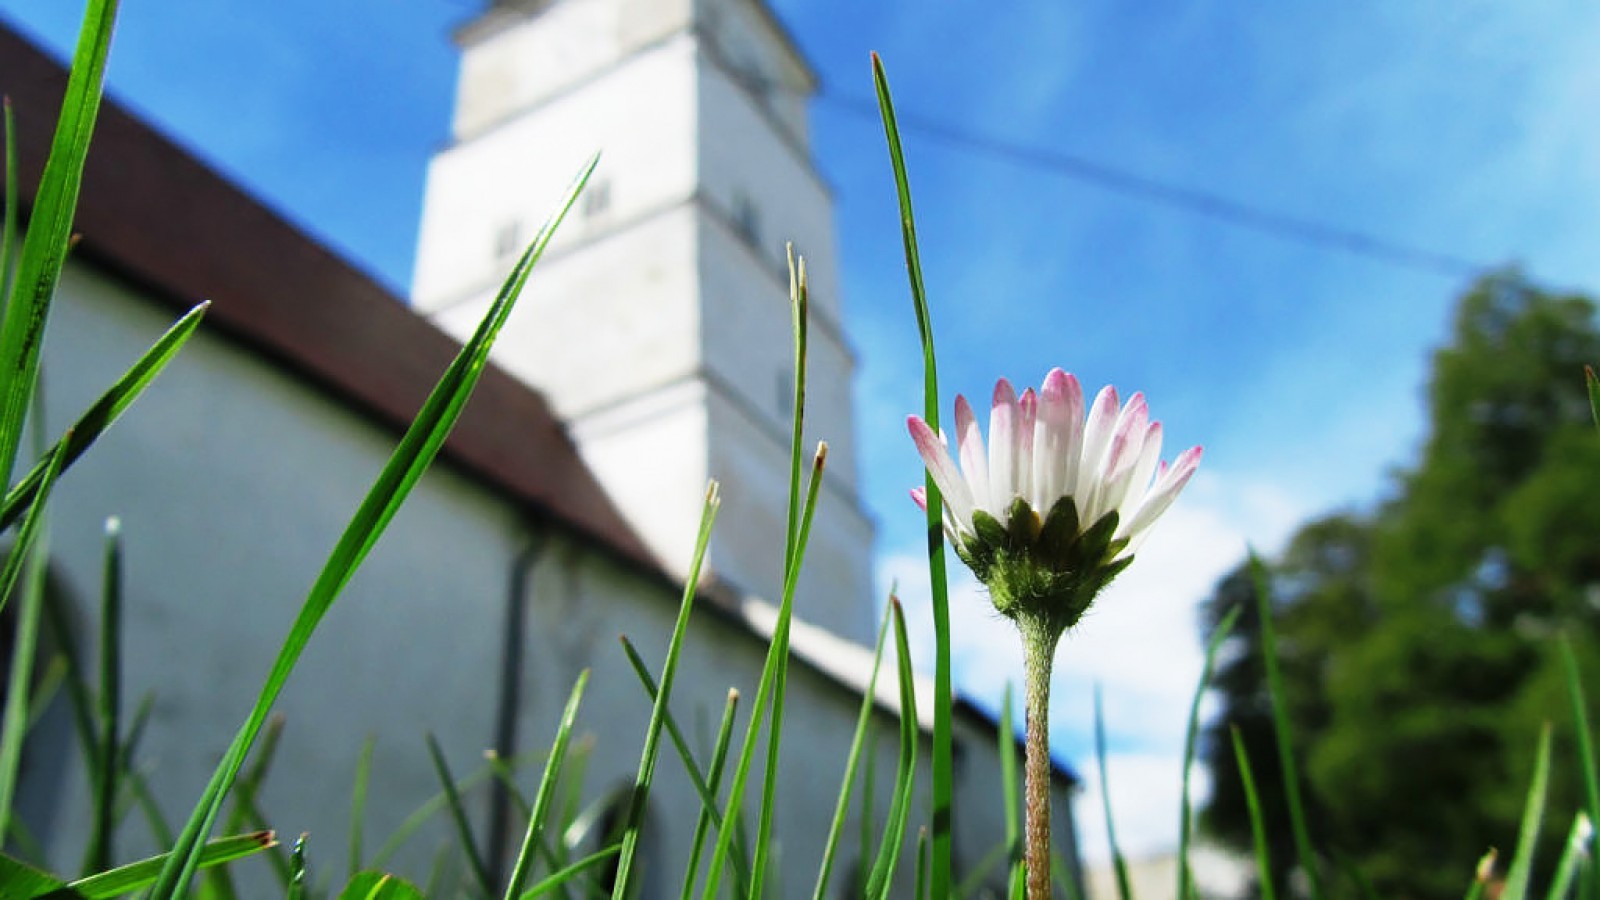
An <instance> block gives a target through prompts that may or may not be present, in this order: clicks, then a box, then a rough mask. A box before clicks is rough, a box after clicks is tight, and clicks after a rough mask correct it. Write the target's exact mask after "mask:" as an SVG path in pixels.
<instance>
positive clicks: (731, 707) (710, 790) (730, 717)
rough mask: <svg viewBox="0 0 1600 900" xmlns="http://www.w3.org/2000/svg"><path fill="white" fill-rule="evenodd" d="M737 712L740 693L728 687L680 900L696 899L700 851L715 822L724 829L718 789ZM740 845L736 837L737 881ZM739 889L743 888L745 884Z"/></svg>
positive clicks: (742, 855) (741, 854) (740, 842)
mask: <svg viewBox="0 0 1600 900" xmlns="http://www.w3.org/2000/svg"><path fill="white" fill-rule="evenodd" d="M738 711H739V691H738V689H737V688H729V689H728V702H727V704H726V705H725V706H724V707H723V709H722V724H720V725H718V726H717V741H716V744H715V745H714V746H713V749H712V751H711V763H710V765H709V766H708V767H707V770H706V791H705V793H703V794H702V795H701V798H700V815H699V816H697V817H696V818H695V823H694V837H693V839H691V840H690V842H689V865H688V869H687V871H685V872H684V875H683V890H682V892H681V893H680V894H679V897H680V898H681V900H689V898H690V897H692V896H694V880H695V875H696V874H697V873H698V872H699V869H700V850H701V848H703V847H704V846H705V841H706V832H707V831H708V830H709V829H710V828H711V825H712V823H713V822H716V823H718V824H717V827H718V828H721V827H722V825H721V824H720V823H721V821H722V815H721V814H720V813H718V812H717V788H719V787H720V786H721V785H722V771H723V768H724V767H725V764H726V763H727V761H728V745H729V744H731V743H732V742H733V721H734V718H735V716H736V714H737V713H738ZM735 827H737V826H736V825H735ZM741 844H742V841H741V840H740V837H739V836H738V835H734V841H733V848H734V858H733V866H734V874H735V877H736V879H738V878H742V876H740V875H739V874H738V873H739V870H740V867H741V866H742V865H743V859H744V851H743V850H742V849H741ZM737 886H738V887H743V884H742V882H741V883H740V884H739V885H737ZM736 893H743V891H742V890H741V891H736Z"/></svg>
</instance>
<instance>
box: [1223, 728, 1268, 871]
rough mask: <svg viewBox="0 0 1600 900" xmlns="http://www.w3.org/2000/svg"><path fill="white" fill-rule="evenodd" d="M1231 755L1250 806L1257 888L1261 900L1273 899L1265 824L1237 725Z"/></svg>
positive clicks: (1254, 779) (1242, 739)
mask: <svg viewBox="0 0 1600 900" xmlns="http://www.w3.org/2000/svg"><path fill="white" fill-rule="evenodd" d="M1232 734H1233V756H1234V758H1235V759H1237V760H1238V761H1239V780H1240V781H1241V782H1243V785H1244V801H1245V804H1246V805H1247V806H1248V807H1249V808H1250V833H1251V834H1253V835H1255V842H1256V871H1257V873H1258V874H1257V876H1256V878H1257V879H1258V880H1257V885H1256V887H1257V890H1258V892H1259V894H1260V897H1261V900H1274V897H1275V894H1274V892H1273V890H1272V857H1271V855H1270V854H1269V852H1268V850H1267V824H1266V822H1265V821H1264V820H1263V819H1262V817H1261V797H1260V796H1259V795H1258V794H1257V793H1256V778H1255V775H1254V774H1253V773H1252V772H1251V770H1250V754H1248V753H1246V752H1245V749H1244V738H1242V737H1240V736H1239V728H1238V726H1234V728H1233V729H1232Z"/></svg>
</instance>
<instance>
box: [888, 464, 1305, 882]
mask: <svg viewBox="0 0 1600 900" xmlns="http://www.w3.org/2000/svg"><path fill="white" fill-rule="evenodd" d="M1308 512H1309V510H1306V509H1303V508H1301V507H1300V505H1299V504H1297V503H1296V502H1294V499H1293V495H1292V494H1291V493H1290V492H1289V491H1287V490H1285V489H1283V488H1282V487H1280V486H1278V485H1275V484H1272V483H1267V482H1259V481H1248V480H1242V479H1234V478H1233V477H1231V476H1227V475H1224V474H1220V473H1216V472H1210V471H1207V470H1205V469H1202V470H1201V473H1200V474H1199V475H1197V476H1196V478H1195V480H1194V482H1193V483H1192V484H1191V485H1190V487H1189V490H1188V492H1187V493H1186V494H1185V496H1184V497H1183V498H1181V499H1180V500H1179V502H1178V503H1177V505H1176V506H1174V507H1173V509H1172V510H1171V511H1169V512H1168V513H1167V515H1166V516H1164V517H1163V518H1162V520H1161V521H1160V522H1159V523H1158V524H1157V525H1156V526H1155V529H1154V531H1153V532H1152V534H1151V536H1150V539H1149V540H1148V541H1146V543H1145V544H1144V546H1143V547H1142V548H1141V549H1140V551H1139V557H1138V560H1137V561H1136V562H1135V563H1134V564H1133V566H1131V567H1130V568H1129V569H1128V571H1127V572H1126V573H1124V574H1123V575H1122V577H1121V578H1119V579H1118V580H1117V582H1115V583H1114V584H1113V586H1112V587H1111V588H1109V589H1108V590H1107V591H1106V593H1105V594H1104V595H1102V596H1101V597H1100V599H1099V600H1098V601H1097V602H1096V603H1095V606H1094V607H1093V608H1092V609H1091V610H1090V612H1089V613H1088V614H1087V615H1086V616H1085V617H1084V619H1083V621H1082V622H1080V623H1079V625H1078V627H1077V628H1076V629H1075V630H1074V632H1073V633H1072V634H1070V635H1068V636H1066V637H1064V638H1063V639H1062V646H1061V648H1060V650H1059V651H1058V653H1057V656H1056V664H1055V672H1054V677H1053V679H1052V682H1053V687H1052V691H1051V694H1052V699H1051V717H1050V718H1051V729H1050V732H1051V743H1052V747H1053V749H1054V751H1055V753H1056V755H1057V756H1058V757H1060V758H1063V759H1066V760H1068V761H1069V762H1070V763H1071V764H1072V765H1073V767H1074V768H1075V769H1076V770H1077V771H1078V772H1079V774H1080V775H1081V776H1083V778H1084V780H1085V782H1086V787H1087V788H1088V789H1087V790H1086V792H1085V793H1084V794H1083V795H1082V797H1081V798H1080V802H1079V803H1078V806H1077V810H1076V813H1077V817H1078V822H1079V827H1080V830H1081V832H1082V836H1083V850H1084V853H1085V855H1086V859H1089V860H1090V861H1094V860H1096V859H1098V858H1100V857H1097V856H1096V855H1095V854H1096V853H1103V850H1104V826H1103V817H1102V814H1101V812H1100V806H1099V802H1100V801H1099V793H1098V778H1097V775H1096V772H1095V761H1094V756H1093V749H1094V712H1093V702H1094V701H1093V694H1094V687H1095V685H1097V684H1098V685H1099V686H1100V688H1101V691H1102V696H1103V699H1104V707H1105V719H1106V729H1107V743H1108V745H1109V747H1110V756H1111V766H1112V772H1111V778H1112V793H1113V796H1112V800H1113V804H1114V807H1115V809H1114V811H1115V814H1116V816H1117V831H1118V837H1119V839H1120V840H1121V841H1122V842H1123V844H1124V847H1125V852H1127V853H1128V854H1129V855H1135V851H1137V855H1146V854H1148V853H1153V852H1156V851H1158V850H1161V849H1171V848H1172V847H1173V846H1175V844H1176V840H1177V830H1178V817H1177V809H1178V796H1179V783H1180V775H1181V772H1180V768H1181V767H1180V760H1181V758H1182V751H1183V738H1184V730H1185V727H1186V725H1187V719H1188V711H1189V703H1190V701H1191V700H1192V698H1193V694H1194V688H1195V683H1196V681H1197V680H1198V678H1199V676H1200V669H1201V664H1202V662H1203V654H1202V652H1201V646H1200V635H1199V631H1198V626H1197V624H1196V611H1197V608H1198V604H1199V603H1200V601H1202V600H1203V599H1205V598H1206V597H1207V596H1208V595H1209V594H1210V592H1211V589H1212V587H1214V586H1215V584H1216V582H1217V581H1218V579H1220V578H1221V577H1222V576H1223V575H1224V574H1226V573H1227V572H1228V570H1229V569H1231V568H1232V567H1233V566H1234V565H1235V564H1237V563H1238V562H1239V561H1240V560H1241V559H1242V558H1243V557H1244V554H1245V550H1246V547H1247V545H1249V544H1254V545H1255V546H1256V547H1257V548H1258V549H1259V550H1261V551H1262V552H1265V553H1271V552H1274V551H1276V550H1277V549H1278V548H1279V547H1280V546H1281V544H1282V543H1283V541H1284V540H1285V539H1286V537H1287V536H1288V535H1289V533H1290V532H1291V531H1292V529H1293V528H1294V526H1295V525H1296V524H1297V523H1298V522H1300V521H1302V520H1303V519H1304V518H1305V516H1306V515H1307V513H1308ZM879 580H880V582H881V583H882V586H883V588H884V591H885V592H886V591H887V588H888V586H889V583H890V582H891V581H897V582H898V585H899V591H900V596H901V598H902V600H903V601H904V602H905V606H906V609H907V612H908V614H909V615H908V628H909V629H910V631H911V637H912V639H913V641H914V642H915V644H916V645H917V647H916V650H915V651H914V652H915V653H916V655H917V656H916V662H917V665H918V666H919V667H920V668H922V669H925V670H928V669H931V668H932V665H933V625H932V616H931V613H930V612H929V607H928V604H927V599H926V598H927V597H928V590H929V589H928V575H927V564H926V561H925V559H924V558H923V557H922V556H921V555H920V554H916V553H912V552H903V553H899V554H895V555H891V556H889V557H887V558H885V559H884V560H883V562H882V563H881V564H880V566H879ZM950 617H951V624H952V628H951V633H952V650H951V653H952V663H953V667H954V673H955V678H956V682H957V685H958V689H959V690H961V691H962V692H963V693H965V694H966V695H967V696H969V697H971V698H973V699H974V700H976V701H978V702H979V703H980V704H981V705H983V706H985V707H987V708H990V709H998V708H999V706H1000V701H1001V697H1002V696H1003V692H1004V690H1005V686H1006V684H1007V683H1008V682H1009V683H1011V684H1013V685H1015V689H1014V690H1015V692H1016V693H1017V694H1018V697H1017V698H1016V700H1015V701H1014V702H1015V703H1016V704H1017V705H1016V709H1017V712H1018V720H1019V721H1020V712H1021V710H1020V691H1021V684H1022V661H1021V652H1020V643H1019V640H1018V638H1017V635H1016V632H1015V630H1014V628H1013V627H1012V625H1011V623H1010V622H1009V621H1007V620H1005V619H1002V618H1001V617H999V616H998V615H997V614H996V613H995V612H994V610H993V607H991V606H990V605H989V601H988V597H987V596H986V595H985V594H984V591H983V588H982V587H981V586H980V585H979V584H977V582H976V581H975V580H974V579H973V578H972V575H971V573H969V572H968V571H967V570H966V569H965V568H964V567H962V566H961V564H960V563H959V562H955V561H954V559H953V557H952V567H951V569H950ZM1197 796H1203V792H1202V793H1197ZM1097 841H1098V843H1096V842H1097Z"/></svg>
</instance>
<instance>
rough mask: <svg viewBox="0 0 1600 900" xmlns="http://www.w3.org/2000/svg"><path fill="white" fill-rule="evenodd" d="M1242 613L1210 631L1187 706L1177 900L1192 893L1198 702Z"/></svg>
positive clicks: (1231, 613) (1229, 616)
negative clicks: (1192, 800)
mask: <svg viewBox="0 0 1600 900" xmlns="http://www.w3.org/2000/svg"><path fill="white" fill-rule="evenodd" d="M1243 611H1244V608H1243V607H1239V606H1236V607H1234V608H1233V609H1231V610H1229V611H1228V614H1227V615H1226V616H1224V617H1223V618H1222V621H1221V622H1220V623H1219V624H1218V625H1217V627H1216V630H1214V631H1212V633H1211V640H1209V641H1207V642H1206V657H1205V663H1204V664H1203V665H1202V666H1201V668H1200V682H1199V683H1198V684H1196V685H1195V688H1194V700H1193V701H1191V702H1190V704H1189V726H1188V729H1187V730H1186V731H1185V732H1184V736H1183V800H1182V801H1181V804H1180V807H1179V815H1180V816H1181V818H1179V820H1178V893H1177V895H1176V896H1177V898H1178V900H1189V898H1191V897H1193V896H1194V893H1195V888H1194V875H1193V873H1192V872H1191V871H1190V869H1189V841H1190V839H1191V838H1192V837H1193V836H1194V808H1193V806H1192V805H1191V804H1190V802H1189V770H1190V769H1193V768H1194V752H1195V745H1196V744H1197V743H1198V739H1199V735H1200V701H1201V700H1202V699H1204V698H1205V695H1206V689H1207V688H1209V687H1210V686H1211V675H1212V673H1213V672H1215V671H1216V668H1217V654H1218V653H1220V652H1221V651H1222V645H1223V644H1224V643H1226V642H1227V640H1228V635H1229V634H1231V633H1232V632H1233V626H1234V624H1235V623H1237V622H1238V621H1239V614H1240V613H1242V612H1243Z"/></svg>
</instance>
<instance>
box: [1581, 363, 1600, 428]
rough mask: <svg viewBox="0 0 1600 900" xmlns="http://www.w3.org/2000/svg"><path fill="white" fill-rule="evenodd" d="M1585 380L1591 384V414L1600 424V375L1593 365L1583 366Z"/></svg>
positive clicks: (1596, 422)
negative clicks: (1595, 372) (1597, 374)
mask: <svg viewBox="0 0 1600 900" xmlns="http://www.w3.org/2000/svg"><path fill="white" fill-rule="evenodd" d="M1583 380H1584V382H1585V383H1586V384H1587V385H1588V386H1589V414H1590V415H1591V416H1593V417H1594V422H1595V424H1596V425H1600V377H1596V376H1595V374H1594V367H1593V366H1584V367H1583Z"/></svg>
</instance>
